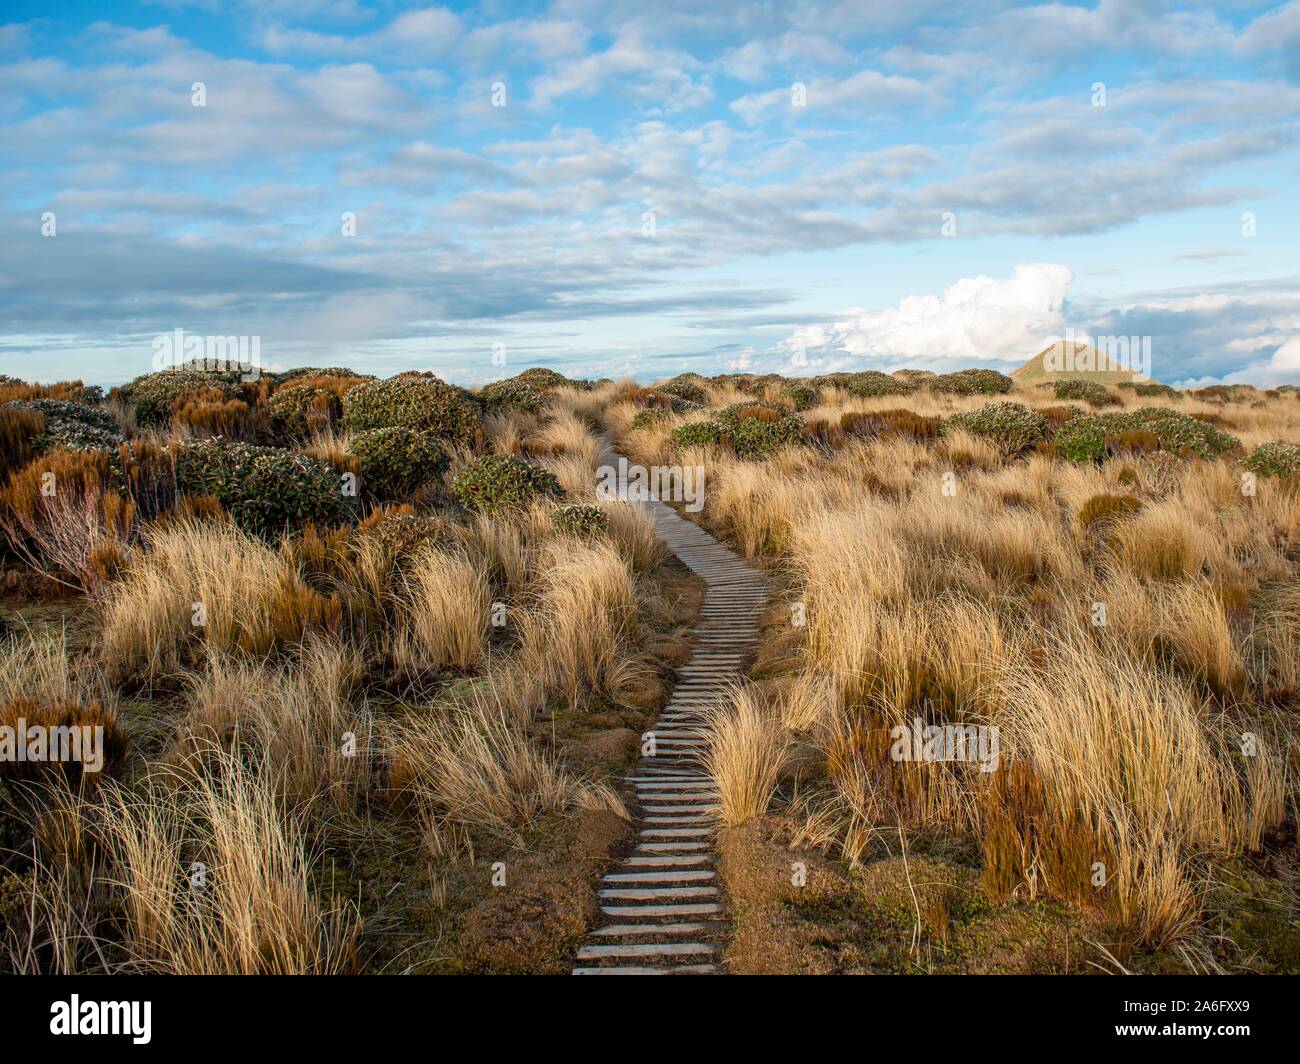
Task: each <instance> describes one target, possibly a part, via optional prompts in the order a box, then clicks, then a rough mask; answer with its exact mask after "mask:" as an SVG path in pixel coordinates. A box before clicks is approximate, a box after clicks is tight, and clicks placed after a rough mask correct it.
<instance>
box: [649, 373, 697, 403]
mask: <svg viewBox="0 0 1300 1064" xmlns="http://www.w3.org/2000/svg"><path fill="white" fill-rule="evenodd" d="M658 390H659V391H660V392H662V393H663V394H664V395H671V396H672V397H673V398H675V399H684V400H685V401H686V402H688V403H696V404H703V403H704V401H705V400H706V399H707V398H708V393H707V392H706V391H705V390H704V389H703V388H701V387H700V386H699V385H698V384H696V383H694V382H693V381H688V380H682V379H680V378H676V377H675V378H673V379H672V380H670V381H668V382H667V383H665V384H661V385H659V388H658Z"/></svg>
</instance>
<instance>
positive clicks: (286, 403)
mask: <svg viewBox="0 0 1300 1064" xmlns="http://www.w3.org/2000/svg"><path fill="white" fill-rule="evenodd" d="M342 411H343V404H342V401H341V400H340V399H339V397H338V395H337V394H335V393H334V392H332V391H330V390H329V389H328V388H310V387H307V386H305V385H304V386H290V387H287V388H280V389H278V390H277V391H276V392H275V394H274V395H272V396H271V398H270V400H269V401H268V402H267V414H268V416H269V417H270V419H271V429H272V431H273V432H275V434H276V435H277V436H282V437H284V438H285V439H290V440H304V439H306V438H307V437H308V436H310V435H311V434H312V433H313V432H315V431H317V430H318V429H323V428H326V427H327V426H329V425H331V424H333V423H334V422H335V421H336V420H337V419H338V417H339V415H340V414H341V413H342Z"/></svg>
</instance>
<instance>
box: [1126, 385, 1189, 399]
mask: <svg viewBox="0 0 1300 1064" xmlns="http://www.w3.org/2000/svg"><path fill="white" fill-rule="evenodd" d="M1121 387H1122V385H1121ZM1133 391H1134V392H1136V393H1137V394H1138V395H1140V396H1143V397H1144V398H1150V397H1152V396H1159V397H1160V398H1162V399H1181V398H1182V397H1183V393H1182V392H1180V391H1179V390H1178V389H1177V388H1171V387H1169V385H1167V384H1161V383H1160V382H1159V381H1146V382H1145V383H1143V384H1135V385H1133Z"/></svg>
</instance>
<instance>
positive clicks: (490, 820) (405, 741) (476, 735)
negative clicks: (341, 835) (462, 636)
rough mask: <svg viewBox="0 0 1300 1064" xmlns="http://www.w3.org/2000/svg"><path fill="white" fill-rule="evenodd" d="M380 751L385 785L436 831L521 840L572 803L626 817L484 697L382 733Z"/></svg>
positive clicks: (602, 790) (601, 789)
mask: <svg viewBox="0 0 1300 1064" xmlns="http://www.w3.org/2000/svg"><path fill="white" fill-rule="evenodd" d="M384 748H385V751H386V753H387V756H388V758H389V761H390V763H391V770H390V771H391V778H392V786H393V787H394V789H395V790H397V791H398V792H401V793H406V794H409V795H411V796H412V797H414V799H415V800H416V801H417V803H419V804H420V805H421V806H422V807H423V809H424V811H425V815H426V817H427V818H428V822H429V823H430V824H432V825H435V826H436V825H439V824H440V823H441V822H444V821H445V822H450V823H451V824H453V825H456V826H458V827H460V828H463V829H465V830H467V831H470V832H487V833H489V834H495V835H498V836H501V837H504V838H507V839H511V840H513V841H516V842H520V841H522V840H523V838H524V835H525V834H526V832H527V831H528V829H530V828H531V827H533V826H534V825H535V824H536V823H537V821H538V820H539V819H540V818H541V817H543V816H546V815H548V814H551V813H560V812H563V811H564V810H566V809H568V808H571V807H573V806H575V805H576V806H581V807H583V808H607V809H616V810H618V811H619V812H621V813H622V815H626V812H625V810H623V806H622V803H621V801H619V799H618V798H617V796H616V795H615V794H614V793H613V792H612V791H611V790H610V789H609V788H608V787H606V786H603V785H595V784H589V783H586V782H585V781H582V780H580V779H578V778H577V777H575V776H573V775H571V774H569V773H566V772H565V771H564V770H563V769H562V768H561V767H560V766H559V764H558V762H557V761H556V760H555V758H554V757H553V756H552V755H550V754H548V753H546V752H544V751H543V750H541V749H540V748H539V747H538V746H537V745H536V744H534V743H533V742H532V741H530V740H529V738H528V736H527V734H526V733H525V732H524V730H523V728H522V726H521V725H520V723H519V722H518V720H517V719H515V716H514V714H513V712H512V711H511V708H510V707H509V706H508V705H505V704H503V703H502V702H500V701H499V700H497V699H496V698H494V697H492V696H491V695H484V696H480V697H477V698H474V699H471V700H470V701H469V702H467V703H465V704H462V705H456V706H452V707H449V708H448V709H447V710H446V712H445V713H440V712H438V711H437V710H436V709H435V710H432V711H429V712H425V713H422V714H419V715H417V716H415V717H412V718H408V719H406V720H403V721H402V722H401V723H400V724H397V725H394V726H393V727H391V728H389V729H387V730H386V731H385V733H384Z"/></svg>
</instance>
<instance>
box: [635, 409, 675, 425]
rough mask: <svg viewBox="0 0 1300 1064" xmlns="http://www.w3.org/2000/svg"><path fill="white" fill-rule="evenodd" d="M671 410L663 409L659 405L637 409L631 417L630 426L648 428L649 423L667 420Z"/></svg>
mask: <svg viewBox="0 0 1300 1064" xmlns="http://www.w3.org/2000/svg"><path fill="white" fill-rule="evenodd" d="M672 413H673V412H672V411H671V410H665V409H664V408H663V407H661V406H648V407H646V408H645V409H644V410H638V411H637V412H636V415H635V416H634V417H633V418H632V424H631V427H632V428H634V429H648V428H649V427H650V426H651V425H657V424H658V423H659V422H661V421H667V420H668V419H669V418H670V417H672Z"/></svg>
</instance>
